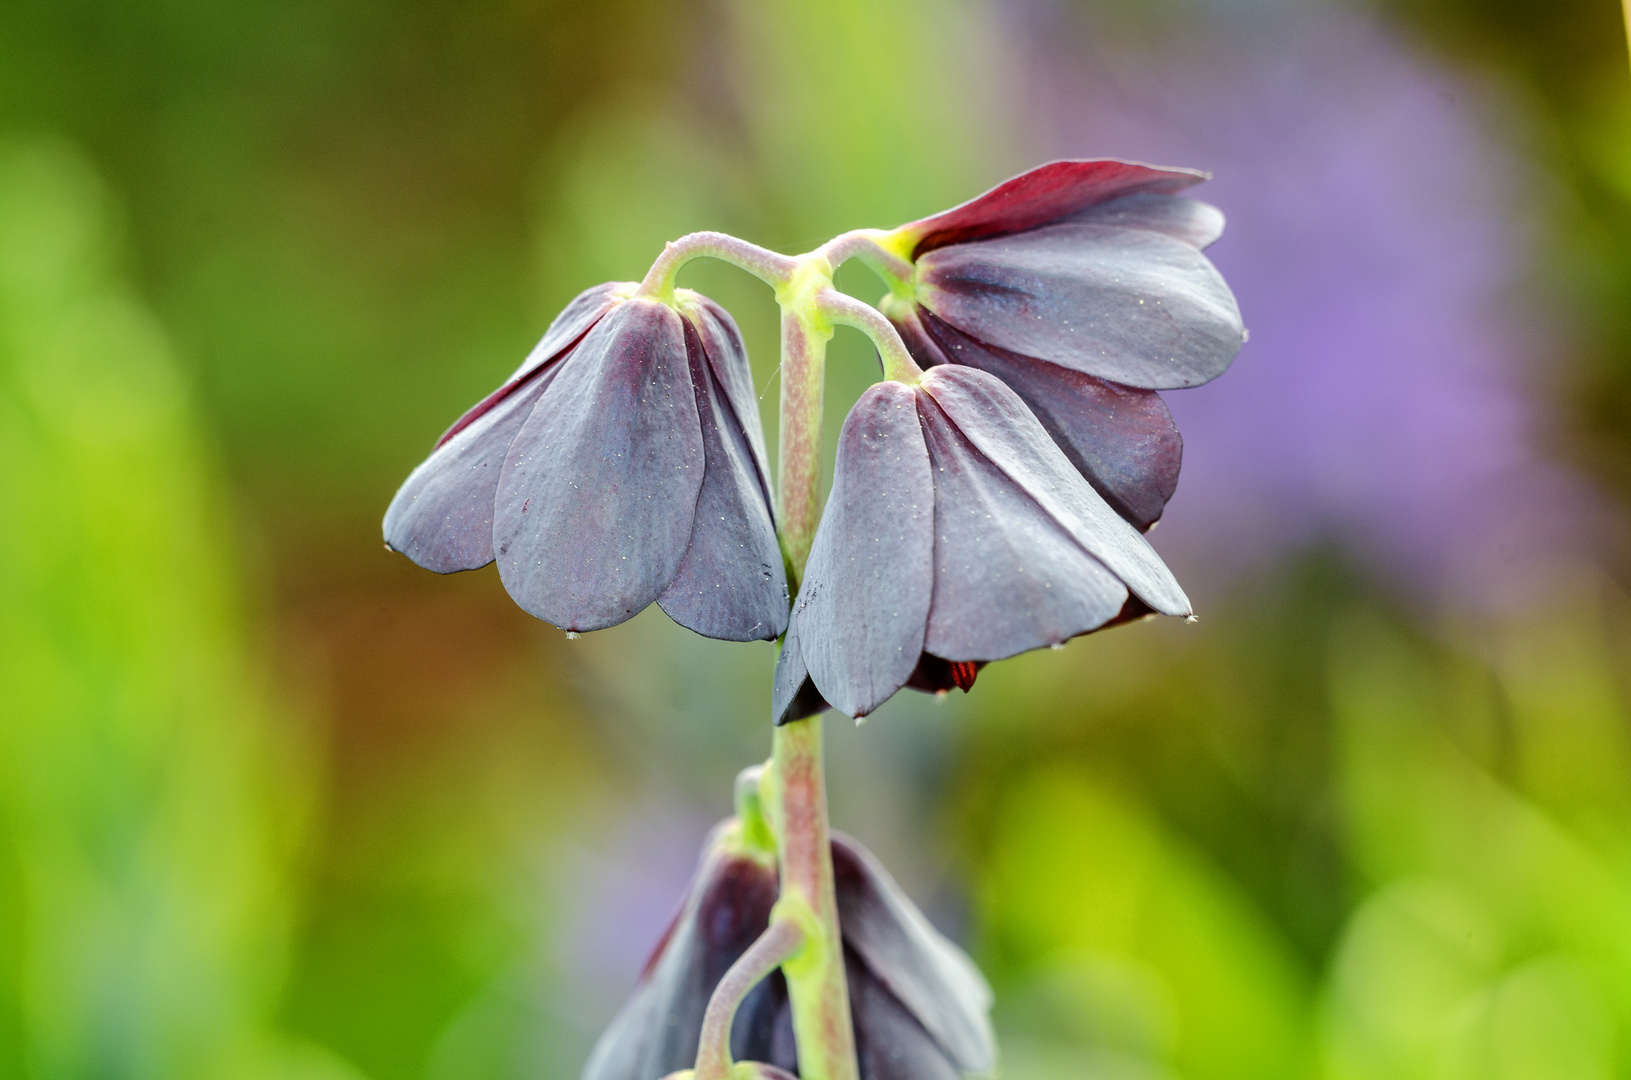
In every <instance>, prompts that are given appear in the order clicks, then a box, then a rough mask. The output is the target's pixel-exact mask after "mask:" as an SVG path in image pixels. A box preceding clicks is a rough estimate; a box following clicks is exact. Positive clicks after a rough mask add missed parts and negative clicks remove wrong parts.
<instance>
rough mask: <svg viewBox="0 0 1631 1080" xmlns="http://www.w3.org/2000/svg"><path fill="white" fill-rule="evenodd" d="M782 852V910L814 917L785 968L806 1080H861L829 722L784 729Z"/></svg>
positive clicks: (779, 744)
mask: <svg viewBox="0 0 1631 1080" xmlns="http://www.w3.org/2000/svg"><path fill="white" fill-rule="evenodd" d="M771 764H772V768H773V769H774V774H775V779H774V782H775V788H776V800H777V803H778V807H777V814H776V817H777V826H778V828H777V841H778V843H777V849H778V855H779V858H780V861H781V892H782V904H789V903H791V904H796V905H797V906H798V907H799V908H801V909H803V910H804V911H805V912H806V913H807V918H808V919H809V922H810V923H811V929H812V930H813V931H816V932H814V933H810V934H808V935H807V936H806V938H805V941H804V946H803V948H802V949H800V950H799V953H798V955H797V956H796V957H794V958H792V959H791V960H789V961H788V962H787V963H785V964H783V965H782V974H783V975H785V976H786V978H787V994H788V997H789V998H790V999H791V1000H792V1006H793V1037H794V1038H795V1039H796V1040H797V1042H798V1058H799V1076H800V1077H801V1078H802V1080H858V1078H859V1076H860V1066H859V1064H858V1063H857V1061H856V1057H855V1028H854V1024H853V1022H852V1021H851V1019H850V1011H849V985H848V982H847V981H846V979H845V977H844V945H843V939H842V938H841V937H840V936H839V932H838V896H837V892H836V891H835V889H834V887H833V869H832V837H831V834H830V833H829V831H828V827H827V787H826V780H825V778H824V777H823V775H822V767H821V715H820V714H819V713H817V714H816V715H815V716H811V717H808V718H806V719H804V720H795V721H793V722H792V723H790V724H783V725H782V726H780V727H778V728H777V729H776V734H775V751H774V754H773V756H772V758H771Z"/></svg>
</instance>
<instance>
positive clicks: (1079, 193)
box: [895, 158, 1206, 258]
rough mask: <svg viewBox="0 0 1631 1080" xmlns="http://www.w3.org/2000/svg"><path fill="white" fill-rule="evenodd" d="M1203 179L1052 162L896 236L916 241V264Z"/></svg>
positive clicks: (1118, 165)
mask: <svg viewBox="0 0 1631 1080" xmlns="http://www.w3.org/2000/svg"><path fill="white" fill-rule="evenodd" d="M1205 179H1206V173H1203V172H1197V171H1196V170H1194V169H1162V168H1156V167H1155V166H1151V165H1140V164H1138V163H1137V162H1132V161H1116V160H1114V159H1110V158H1101V159H1098V160H1094V161H1050V162H1049V163H1048V164H1046V165H1039V166H1037V167H1036V168H1034V169H1032V170H1031V171H1030V172H1025V173H1020V174H1019V175H1018V176H1016V177H1014V178H1012V179H1010V180H1004V181H1003V182H1002V183H1000V184H998V185H997V186H996V187H994V188H992V189H991V190H990V191H988V192H986V193H985V194H984V195H981V196H978V197H977V198H973V199H970V200H969V201H968V202H966V203H963V204H962V205H961V206H954V207H952V208H951V209H950V210H946V211H943V212H941V213H939V214H935V215H934V216H933V217H926V218H923V219H922V220H920V221H914V222H912V223H911V224H909V225H902V226H901V227H900V228H899V229H897V230H895V231H896V232H899V233H905V234H907V235H909V236H915V237H916V238H917V241H916V243H915V244H913V246H912V257H913V258H916V257H918V256H920V255H922V254H924V253H925V252H928V251H931V250H933V249H935V248H940V247H945V246H946V245H948V244H960V243H963V242H964V241H967V240H977V239H979V238H981V237H987V236H1002V235H1004V234H1007V233H1016V232H1021V231H1023V230H1025V229H1033V228H1036V227H1037V226H1039V225H1046V224H1048V223H1049V222H1052V221H1058V220H1059V219H1060V218H1063V217H1067V216H1068V215H1070V214H1074V213H1077V212H1078V211H1081V210H1085V209H1086V208H1088V207H1090V206H1096V205H1098V204H1099V203H1102V202H1107V201H1109V200H1110V199H1114V198H1118V197H1120V196H1123V195H1131V194H1134V193H1137V192H1158V193H1161V194H1166V195H1170V194H1172V193H1173V192H1177V191H1182V190H1183V189H1184V188H1187V187H1189V186H1191V185H1193V184H1198V183H1200V182H1201V181H1202V180H1205Z"/></svg>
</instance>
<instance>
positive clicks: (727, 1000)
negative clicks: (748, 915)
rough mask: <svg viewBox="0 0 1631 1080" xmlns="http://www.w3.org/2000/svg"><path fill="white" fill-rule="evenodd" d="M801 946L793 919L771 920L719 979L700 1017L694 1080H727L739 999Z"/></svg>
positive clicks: (801, 937)
mask: <svg viewBox="0 0 1631 1080" xmlns="http://www.w3.org/2000/svg"><path fill="white" fill-rule="evenodd" d="M803 944H804V930H803V928H802V927H800V926H799V924H798V922H797V921H795V920H793V919H787V918H783V919H774V920H772V921H771V924H770V927H769V929H767V930H766V931H765V932H764V933H763V934H761V935H759V940H757V941H755V942H754V943H753V944H752V945H751V946H749V948H748V951H747V952H745V953H743V954H742V955H741V956H740V957H738V958H737V961H736V963H734V964H732V965H731V967H730V970H729V971H727V972H725V977H724V978H722V979H720V980H719V985H718V986H717V987H715V988H714V993H713V996H712V997H711V998H709V999H708V1011H707V1012H706V1013H704V1014H703V1017H702V1039H701V1042H700V1043H699V1044H698V1049H697V1067H696V1080H729V1078H730V1075H731V1066H732V1064H733V1062H732V1061H731V1023H732V1021H734V1020H735V1019H736V1010H737V1008H738V1007H740V1006H741V1004H742V999H743V998H745V997H747V996H748V992H749V991H750V990H752V989H753V988H754V987H755V986H757V985H758V984H759V983H760V981H761V980H763V979H764V978H765V977H766V976H768V975H769V974H770V973H771V972H773V971H775V970H776V968H778V967H780V966H781V965H782V962H783V961H785V960H787V959H788V958H789V957H791V956H792V955H793V954H794V953H796V952H798V950H799V947H800V946H801V945H803Z"/></svg>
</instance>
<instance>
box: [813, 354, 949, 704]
mask: <svg viewBox="0 0 1631 1080" xmlns="http://www.w3.org/2000/svg"><path fill="white" fill-rule="evenodd" d="M915 396H916V395H915V393H914V392H913V390H912V389H911V388H910V387H907V386H904V385H902V384H901V383H896V382H882V383H877V384H876V385H874V386H872V387H870V388H868V389H867V391H866V392H865V393H864V394H862V395H861V397H860V399H859V400H857V401H856V403H855V406H854V407H853V408H852V409H851V410H850V413H849V416H848V417H846V418H845V420H844V429H843V432H842V433H841V434H840V435H839V437H838V463H837V466H836V467H835V469H834V472H833V486H832V493H831V495H830V496H829V497H828V500H827V508H826V510H825V512H824V513H823V515H822V518H821V525H820V527H819V528H818V529H817V530H816V535H815V542H814V544H813V545H812V547H811V550H810V562H809V566H808V567H807V569H806V571H805V578H804V585H803V587H802V588H801V589H800V590H799V596H798V601H797V603H795V604H794V607H793V617H792V623H793V625H795V626H796V628H797V634H798V639H799V651H800V659H802V661H803V663H804V664H806V665H808V668H809V672H810V678H811V680H812V681H813V682H814V683H815V685H816V687H817V688H818V689H819V690H820V691H821V695H822V697H824V698H826V699H827V700H828V701H830V702H831V703H832V704H833V706H834V707H835V708H837V709H839V710H840V711H842V712H844V713H847V714H848V715H850V716H864V715H866V714H867V713H869V712H871V711H872V710H873V709H875V708H877V707H878V706H879V705H880V704H882V703H883V702H884V701H885V700H887V699H888V697H889V696H890V695H891V694H893V693H894V692H895V691H896V690H899V689H900V688H901V686H902V685H903V684H904V683H905V682H906V680H907V678H908V677H909V676H910V675H911V674H912V669H913V668H914V667H915V666H916V665H917V656H918V653H920V652H922V651H923V632H924V627H925V625H926V623H927V622H928V616H929V595H930V591H931V589H932V587H933V576H932V571H931V567H930V560H929V557H928V556H929V552H930V551H931V550H933V548H932V545H933V543H934V487H933V485H932V483H931V481H930V478H929V454H928V451H927V449H925V447H924V445H923V431H922V428H921V427H920V426H919V423H918V418H917V407H916V404H915V400H914V399H915ZM789 636H791V632H790V635H789Z"/></svg>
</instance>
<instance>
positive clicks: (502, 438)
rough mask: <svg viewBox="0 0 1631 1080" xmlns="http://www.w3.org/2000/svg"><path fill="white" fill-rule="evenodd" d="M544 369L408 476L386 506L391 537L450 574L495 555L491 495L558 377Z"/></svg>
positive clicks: (428, 565) (397, 546)
mask: <svg viewBox="0 0 1631 1080" xmlns="http://www.w3.org/2000/svg"><path fill="white" fill-rule="evenodd" d="M559 370H560V367H559V366H555V367H551V368H549V369H547V370H545V371H543V372H540V373H539V374H538V375H537V376H536V377H535V378H533V379H532V380H531V381H530V382H528V383H527V384H526V385H525V386H523V387H521V388H520V389H519V390H517V391H515V392H514V393H511V394H509V395H508V396H506V397H504V398H503V399H501V400H499V401H497V402H495V403H494V404H493V405H491V406H490V407H489V408H488V409H487V410H486V411H485V412H483V413H482V415H480V416H479V417H476V418H475V419H474V420H473V421H472V422H471V423H469V424H468V425H466V426H464V427H463V428H462V429H461V430H460V431H458V432H457V433H456V434H454V435H453V436H452V437H451V438H450V439H448V440H447V441H444V442H443V443H441V444H440V445H439V446H438V447H437V448H436V450H435V451H433V452H432V453H431V455H430V457H428V458H426V459H425V461H424V462H423V463H422V464H421V465H420V466H419V467H418V468H417V469H415V470H414V471H413V472H412V473H410V474H409V476H408V479H407V480H405V481H403V483H402V487H401V488H400V489H399V490H398V491H397V493H396V498H394V499H392V500H391V506H390V508H389V509H388V510H386V511H385V545H386V546H387V547H389V548H390V549H391V550H392V551H400V552H401V553H402V554H404V555H406V556H407V557H408V558H410V559H412V560H413V561H414V562H416V563H418V564H419V565H420V566H423V567H424V568H425V569H427V570H434V571H436V572H437V573H438V574H451V573H453V572H454V571H456V570H474V569H476V568H477V567H478V566H486V565H487V564H488V563H490V562H492V561H493V499H494V496H495V495H496V493H497V491H498V478H499V475H500V474H501V473H502V472H503V470H504V457H505V455H506V454H508V453H509V452H510V443H511V442H513V441H514V440H515V436H516V433H517V432H518V431H520V430H521V425H522V424H523V423H525V422H526V419H527V417H528V416H529V415H531V413H532V409H533V406H535V405H537V404H538V401H539V399H540V398H541V397H543V394H544V391H545V390H546V389H547V388H548V387H549V384H550V382H551V381H552V380H553V379H554V378H555V374H556V372H558V371H559Z"/></svg>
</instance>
